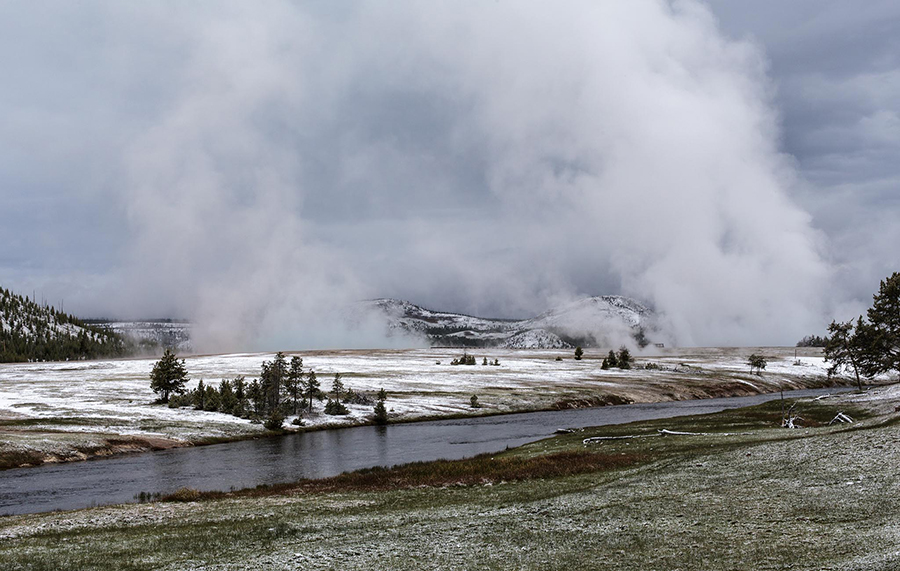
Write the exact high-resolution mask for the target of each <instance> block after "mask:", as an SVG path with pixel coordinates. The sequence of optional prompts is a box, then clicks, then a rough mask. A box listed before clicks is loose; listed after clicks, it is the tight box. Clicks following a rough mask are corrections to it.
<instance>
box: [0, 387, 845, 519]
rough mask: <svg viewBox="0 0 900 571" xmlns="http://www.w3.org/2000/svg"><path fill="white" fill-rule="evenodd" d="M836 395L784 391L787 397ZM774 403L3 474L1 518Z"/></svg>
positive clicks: (360, 436) (400, 432)
mask: <svg viewBox="0 0 900 571" xmlns="http://www.w3.org/2000/svg"><path fill="white" fill-rule="evenodd" d="M839 390H841V389H834V388H832V389H816V390H803V391H791V392H789V393H787V392H786V393H785V396H786V397H788V396H790V397H791V398H794V397H800V396H811V395H818V394H824V393H826V392H837V391H839ZM775 398H779V395H778V394H777V393H775V394H768V395H756V396H751V397H733V398H720V399H703V400H690V401H677V402H662V403H651V404H631V405H620V406H607V407H597V408H583V409H575V410H564V411H546V412H529V413H520V414H509V415H503V416H491V417H480V418H465V419H457V420H437V421H429V422H416V423H409V424H396V425H390V426H383V427H375V426H360V427H355V428H343V429H337V430H324V431H319V432H308V433H302V434H292V435H287V436H283V437H275V438H261V439H258V440H245V441H241V442H232V443H226V444H215V445H210V446H198V447H191V448H178V449H173V450H164V451H159V452H147V453H142V454H133V455H125V456H118V457H114V458H103V459H96V460H88V461H84V462H72V463H66V464H47V465H43V466H37V467H33V468H16V469H12V470H4V471H0V514H3V515H9V514H21V513H34V512H45V511H53V510H71V509H79V508H84V507H89V506H95V505H108V504H118V503H124V502H131V501H134V498H135V496H136V495H137V494H139V493H140V492H148V493H152V492H160V493H164V494H165V493H170V492H174V491H175V490H177V489H179V488H182V487H188V488H195V489H198V490H230V489H240V488H247V487H254V486H257V485H260V484H276V483H282V482H291V481H295V480H299V479H301V478H325V477H328V476H335V475H337V474H340V473H342V472H346V471H349V470H358V469H360V468H370V467H373V466H393V465H396V464H404V463H407V462H415V461H427V460H437V459H439V458H445V459H457V458H464V457H468V456H474V455H476V454H481V453H485V452H498V451H500V450H503V449H505V448H507V447H514V446H520V445H522V444H525V443H528V442H533V441H535V440H540V439H542V438H546V437H548V436H551V435H552V434H553V433H554V432H555V431H556V430H557V429H559V428H581V427H587V426H601V425H609V424H623V423H627V422H635V421H640V420H650V419H656V418H670V417H674V416H684V415H693V414H707V413H713V412H718V411H721V410H725V409H730V408H738V407H743V406H751V405H755V404H759V403H762V402H766V401H768V400H772V399H775Z"/></svg>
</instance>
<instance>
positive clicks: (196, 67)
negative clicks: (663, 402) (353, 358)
mask: <svg viewBox="0 0 900 571" xmlns="http://www.w3.org/2000/svg"><path fill="white" fill-rule="evenodd" d="M732 4H735V3H724V2H723V3H721V4H720V3H714V4H713V6H712V10H710V9H707V8H706V7H704V5H702V4H699V3H696V2H675V3H673V4H670V3H667V2H659V1H653V0H646V1H641V2H621V3H619V2H609V3H597V2H573V3H567V4H565V5H564V6H562V7H560V6H554V7H550V6H549V5H547V4H540V3H515V4H512V3H468V4H460V3H439V2H427V3H426V2H408V3H402V4H393V5H385V4H384V3H378V2H353V3H349V2H348V3H340V4H334V3H311V4H295V3H289V2H275V1H273V2H266V3H262V4H259V5H250V4H247V3H241V2H234V3H219V2H217V3H215V4H213V3H208V4H202V3H193V4H183V3H154V4H151V5H134V4H112V3H80V4H78V5H77V6H75V5H69V4H65V3H59V4H58V5H53V8H54V9H52V10H51V9H49V8H47V7H46V6H47V5H45V7H44V8H35V7H33V6H24V5H22V6H18V5H10V4H7V5H4V7H3V8H0V10H2V11H3V12H4V14H3V17H0V71H2V72H3V74H4V76H5V78H7V79H8V80H9V81H6V82H5V83H6V85H9V86H12V87H11V88H8V89H4V90H2V91H0V121H2V124H3V125H4V129H3V130H2V132H0V145H2V146H3V148H4V149H8V152H5V153H3V156H2V157H0V198H2V200H3V204H4V208H3V209H2V212H0V224H2V226H0V239H2V241H0V277H2V278H3V282H9V283H5V284H4V285H8V286H12V287H14V288H17V289H19V290H20V291H30V289H31V288H32V287H37V288H39V289H41V290H42V291H45V292H46V295H47V297H48V298H49V299H51V300H55V299H59V298H62V297H65V298H66V299H67V302H66V304H67V308H71V309H75V310H76V311H79V312H80V313H82V314H94V315H99V314H107V315H110V314H115V315H122V316H137V315H151V314H155V315H182V316H187V317H190V318H192V319H195V320H197V321H198V322H199V323H200V324H201V328H200V335H201V342H205V343H206V344H207V347H209V348H215V349H226V348H250V347H282V348H283V347H294V346H304V347H311V346H334V345H338V344H354V345H360V344H370V343H374V342H377V341H375V340H373V339H362V338H355V339H348V338H346V336H345V332H342V331H340V329H339V328H334V327H329V326H326V323H329V322H330V321H331V317H330V316H331V311H332V310H333V309H334V308H337V307H341V306H342V305H343V304H345V303H346V302H348V301H350V300H354V299H360V298H364V297H374V296H393V297H403V298H407V299H410V300H412V301H415V302H419V303H424V304H427V305H431V306H436V307H440V308H447V309H455V310H460V311H467V312H473V313H483V314H484V313H486V314H492V315H497V316H523V315H529V314H533V313H536V312H538V311H541V310H543V309H545V308H547V307H548V306H550V305H552V304H554V303H556V302H559V301H562V300H565V299H568V298H570V297H572V296H576V295H589V294H605V293H623V294H626V295H631V296H635V297H637V298H639V299H642V300H644V301H646V302H649V303H651V304H653V305H654V306H655V307H656V308H657V309H658V310H660V311H662V312H664V313H665V315H666V317H667V319H668V320H669V322H670V323H671V325H672V328H673V330H674V332H675V334H676V335H677V337H678V340H679V342H680V343H682V344H694V343H698V344H736V343H792V342H793V341H795V340H796V339H797V338H799V337H800V336H802V335H803V334H806V333H809V332H816V331H821V330H822V328H823V327H824V324H825V323H826V322H827V320H828V318H829V317H830V316H831V314H832V312H834V311H844V312H847V311H851V310H853V309H856V307H857V306H859V303H860V301H861V300H862V301H864V296H865V295H868V293H870V292H871V290H872V289H873V288H874V285H875V284H872V283H867V280H869V279H872V278H874V279H875V280H876V283H877V279H878V278H880V277H883V274H885V273H886V272H887V271H888V269H889V268H891V267H892V266H893V267H896V265H897V254H896V252H895V251H894V249H893V248H892V247H889V246H881V247H879V246H877V245H876V244H895V243H897V241H896V240H894V241H893V242H883V241H881V240H886V239H890V238H889V236H884V235H883V234H884V233H885V232H886V233H888V234H890V233H893V234H892V235H893V236H895V237H897V238H900V236H897V230H896V227H895V225H894V224H892V221H891V220H892V218H891V217H892V215H896V214H897V209H898V205H897V203H896V191H895V189H896V179H897V170H896V167H894V166H893V165H891V164H890V162H889V160H888V155H889V154H890V152H891V150H892V149H894V148H895V146H896V145H898V144H900V142H898V140H897V129H896V121H897V109H896V107H892V106H893V105H895V102H896V101H897V100H898V99H897V98H893V99H892V98H891V97H889V95H890V94H891V93H892V91H891V90H894V89H896V88H897V81H896V61H892V60H891V59H890V58H891V56H890V50H889V49H888V46H889V44H890V42H893V41H894V40H893V39H892V37H889V34H887V31H886V30H888V28H886V27H884V26H882V27H881V28H878V27H877V24H878V22H879V21H880V22H882V23H883V21H884V20H885V19H886V18H888V17H890V16H891V14H893V12H891V13H889V12H887V11H889V10H890V9H891V7H890V5H889V4H885V5H884V6H881V7H879V10H884V12H883V13H881V14H880V19H879V18H875V17H873V18H871V19H866V18H860V17H858V15H853V18H851V19H847V20H845V23H847V22H849V24H850V26H851V27H855V29H860V30H861V29H864V30H867V31H869V32H870V33H869V34H868V39H867V40H866V41H865V42H861V43H859V44H858V45H857V44H853V45H852V46H850V47H852V48H853V49H855V50H856V51H855V52H854V51H853V50H851V49H850V47H848V48H847V49H848V50H850V51H851V52H852V53H851V54H847V53H845V51H846V50H845V51H842V50H840V49H839V48H838V47H836V46H840V45H841V44H842V42H841V41H832V42H829V41H828V39H829V36H832V35H837V36H838V37H839V38H846V37H848V36H846V35H842V33H843V34H848V33H849V32H846V31H843V29H841V28H839V27H837V25H836V23H837V22H838V21H839V20H840V17H841V16H842V13H843V12H846V13H847V14H850V12H852V6H850V5H849V4H840V3H835V4H833V6H834V8H833V9H834V10H836V11H837V13H836V14H831V15H829V14H830V12H829V11H825V16H822V15H820V14H819V12H818V11H817V10H815V9H814V7H813V6H812V5H811V4H810V5H803V4H798V5H797V6H796V8H792V9H791V10H790V14H789V16H790V17H787V16H785V17H781V16H783V15H780V14H776V10H777V9H778V5H777V4H776V3H772V4H771V5H763V4H760V11H759V12H752V14H753V15H754V16H755V17H754V18H750V17H747V14H746V13H745V12H742V10H746V9H745V8H736V7H734V6H732ZM755 5H757V4H756V3H754V6H755ZM857 12H859V10H857ZM826 16H827V17H826ZM791 18H793V21H794V25H793V29H794V30H796V32H797V33H796V36H792V35H791V34H790V32H791V29H790V28H789V27H788V26H787V24H786V23H785V22H791ZM800 24H803V25H800ZM879 37H880V38H881V41H879V39H878V38H879ZM826 43H827V45H828V48H827V49H825V48H824V47H822V46H825V44H826ZM817 45H819V49H816V46H817ZM834 50H837V51H834ZM832 52H833V53H832ZM829 53H831V55H829ZM853 53H855V54H856V55H855V57H853V56H852V54H853ZM870 57H871V58H877V59H879V62H878V63H877V65H876V64H874V63H872V62H870V61H869V58H870ZM864 60H865V62H866V65H863V63H862V62H863V61H864ZM817 62H818V63H817ZM891 78H894V79H891ZM837 111H840V112H839V113H838V112H837ZM822 139H826V141H825V142H823V141H822ZM895 156H896V155H895ZM855 221H865V222H866V224H860V223H859V222H855ZM873 232H879V233H881V234H882V235H875V234H873ZM860 292H862V293H860Z"/></svg>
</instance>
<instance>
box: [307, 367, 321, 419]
mask: <svg viewBox="0 0 900 571" xmlns="http://www.w3.org/2000/svg"><path fill="white" fill-rule="evenodd" d="M304 388H305V390H304V396H305V397H306V399H307V400H308V402H309V413H310V414H312V411H313V399H314V398H315V397H317V396H318V395H319V380H318V379H317V378H316V372H315V371H313V370H312V369H310V371H309V374H308V375H307V376H306V386H305V387H304Z"/></svg>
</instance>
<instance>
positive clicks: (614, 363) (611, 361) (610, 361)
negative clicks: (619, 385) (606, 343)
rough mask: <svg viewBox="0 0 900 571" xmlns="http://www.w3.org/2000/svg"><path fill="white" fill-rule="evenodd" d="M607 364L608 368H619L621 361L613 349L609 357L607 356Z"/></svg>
mask: <svg viewBox="0 0 900 571" xmlns="http://www.w3.org/2000/svg"><path fill="white" fill-rule="evenodd" d="M606 364H607V366H608V367H618V366H619V359H617V358H616V354H615V352H614V351H613V350H612V349H610V350H609V355H607V356H606Z"/></svg>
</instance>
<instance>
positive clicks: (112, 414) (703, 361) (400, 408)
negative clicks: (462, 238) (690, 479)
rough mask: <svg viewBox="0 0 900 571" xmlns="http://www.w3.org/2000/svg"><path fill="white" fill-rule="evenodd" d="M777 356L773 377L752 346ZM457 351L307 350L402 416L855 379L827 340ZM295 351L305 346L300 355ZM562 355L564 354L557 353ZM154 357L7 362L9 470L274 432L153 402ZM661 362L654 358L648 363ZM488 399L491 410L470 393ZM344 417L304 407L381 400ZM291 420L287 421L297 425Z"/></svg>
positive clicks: (237, 363) (207, 376)
mask: <svg viewBox="0 0 900 571" xmlns="http://www.w3.org/2000/svg"><path fill="white" fill-rule="evenodd" d="M753 352H756V353H760V354H764V355H766V356H767V357H768V360H769V364H768V366H767V368H766V370H765V371H764V372H763V374H762V375H755V374H750V371H749V367H748V366H747V364H746V359H747V356H749V355H750V354H751V353H753ZM458 353H459V351H458V350H453V349H415V350H402V351H401V350H367V351H329V352H323V351H317V352H305V353H297V355H299V356H301V357H303V359H304V364H305V365H306V368H307V370H308V369H309V368H313V369H314V370H316V372H317V374H318V375H319V377H320V378H321V379H322V381H323V388H326V389H327V388H328V384H329V381H328V379H329V377H330V376H333V374H334V373H338V372H339V373H341V374H342V376H343V380H344V383H345V384H346V385H348V386H350V387H352V388H353V389H354V390H355V391H362V392H368V393H370V394H371V393H374V392H376V391H377V390H379V389H380V388H384V389H385V390H386V391H387V392H388V395H389V398H388V402H387V405H388V408H389V416H390V420H391V422H410V421H418V420H426V419H436V418H452V417H467V416H480V415H494V414H507V413H514V412H523V411H534V410H559V409H564V408H576V407H584V406H598V405H603V404H616V403H623V402H624V403H628V402H634V403H642V402H663V401H672V400H685V399H693V398H712V397H724V396H743V395H750V394H760V393H767V392H775V391H779V390H782V389H784V390H790V389H801V388H819V387H823V386H829V385H846V384H849V379H842V378H838V379H828V378H827V376H826V367H825V363H824V361H823V360H822V358H821V354H820V351H819V350H817V349H801V350H799V353H798V352H797V350H795V349H794V348H692V349H668V350H655V352H652V353H651V352H647V353H645V354H642V355H639V356H638V357H637V359H636V364H635V368H634V369H631V370H618V369H611V370H602V369H601V367H600V364H601V359H602V357H603V356H604V355H605V352H603V351H600V350H588V351H586V353H585V356H584V358H583V359H582V360H580V361H576V360H574V359H573V358H572V355H571V354H570V352H568V351H549V350H548V351H541V350H530V351H528V350H523V351H513V350H483V351H480V352H478V353H477V357H478V359H479V361H478V362H479V363H480V362H481V360H482V359H484V358H487V359H488V360H490V361H493V360H495V359H496V360H498V361H499V362H500V366H496V367H495V366H482V365H474V366H454V365H451V364H450V362H451V361H452V359H453V358H454V357H455V356H457V355H458ZM289 355H293V354H289ZM271 358H272V355H271V354H266V353H259V354H233V355H212V356H196V357H187V359H186V364H187V368H188V371H189V372H190V376H191V379H192V380H191V382H190V383H189V388H190V387H192V386H195V385H196V384H197V383H198V382H199V380H201V379H203V380H204V382H205V383H216V382H218V381H219V380H221V379H231V378H234V377H236V376H239V375H244V376H246V377H247V378H248V379H250V378H253V377H254V376H257V375H258V372H259V367H260V364H261V363H262V362H263V361H264V360H269V359H271ZM557 358H560V359H562V360H560V361H557V360H556V359H557ZM153 362H154V361H153V360H152V359H128V360H114V361H93V362H79V363H28V364H14V365H0V468H12V467H20V466H28V465H37V464H41V463H45V462H67V461H75V460H84V459H87V458H92V457H97V456H112V455H116V454H121V453H132V452H141V451H148V450H160V449H167V448H173V447H183V446H193V445H202V444H209V443H217V442H223V441H233V440H241V439H248V438H251V439H252V438H261V437H266V436H268V435H270V433H268V432H267V431H266V430H265V429H264V428H263V427H262V426H261V425H260V424H253V423H251V422H250V421H249V420H246V419H240V418H237V417H233V416H230V415H226V414H221V413H213V412H204V411H196V410H192V409H189V408H184V409H169V408H167V407H164V406H159V405H155V406H154V405H151V404H150V403H152V401H153V400H154V397H155V395H154V394H153V393H152V391H150V388H149V372H150V369H151V368H152V366H153ZM648 366H649V367H650V368H647V367H648ZM473 395H476V396H477V397H478V402H479V405H480V408H472V407H471V405H470V399H471V397H472V396H473ZM349 408H350V414H349V415H347V416H343V417H337V416H329V415H325V414H323V413H322V412H321V405H318V407H317V411H316V413H315V414H313V415H304V416H303V418H302V421H303V423H304V425H305V426H304V428H303V429H304V430H317V429H324V428H339V427H347V426H358V425H365V424H368V423H371V417H372V410H371V407H368V406H361V405H350V406H349ZM291 420H292V419H290V418H289V419H287V422H286V424H285V426H286V429H287V430H292V429H293V426H292V424H291Z"/></svg>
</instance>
